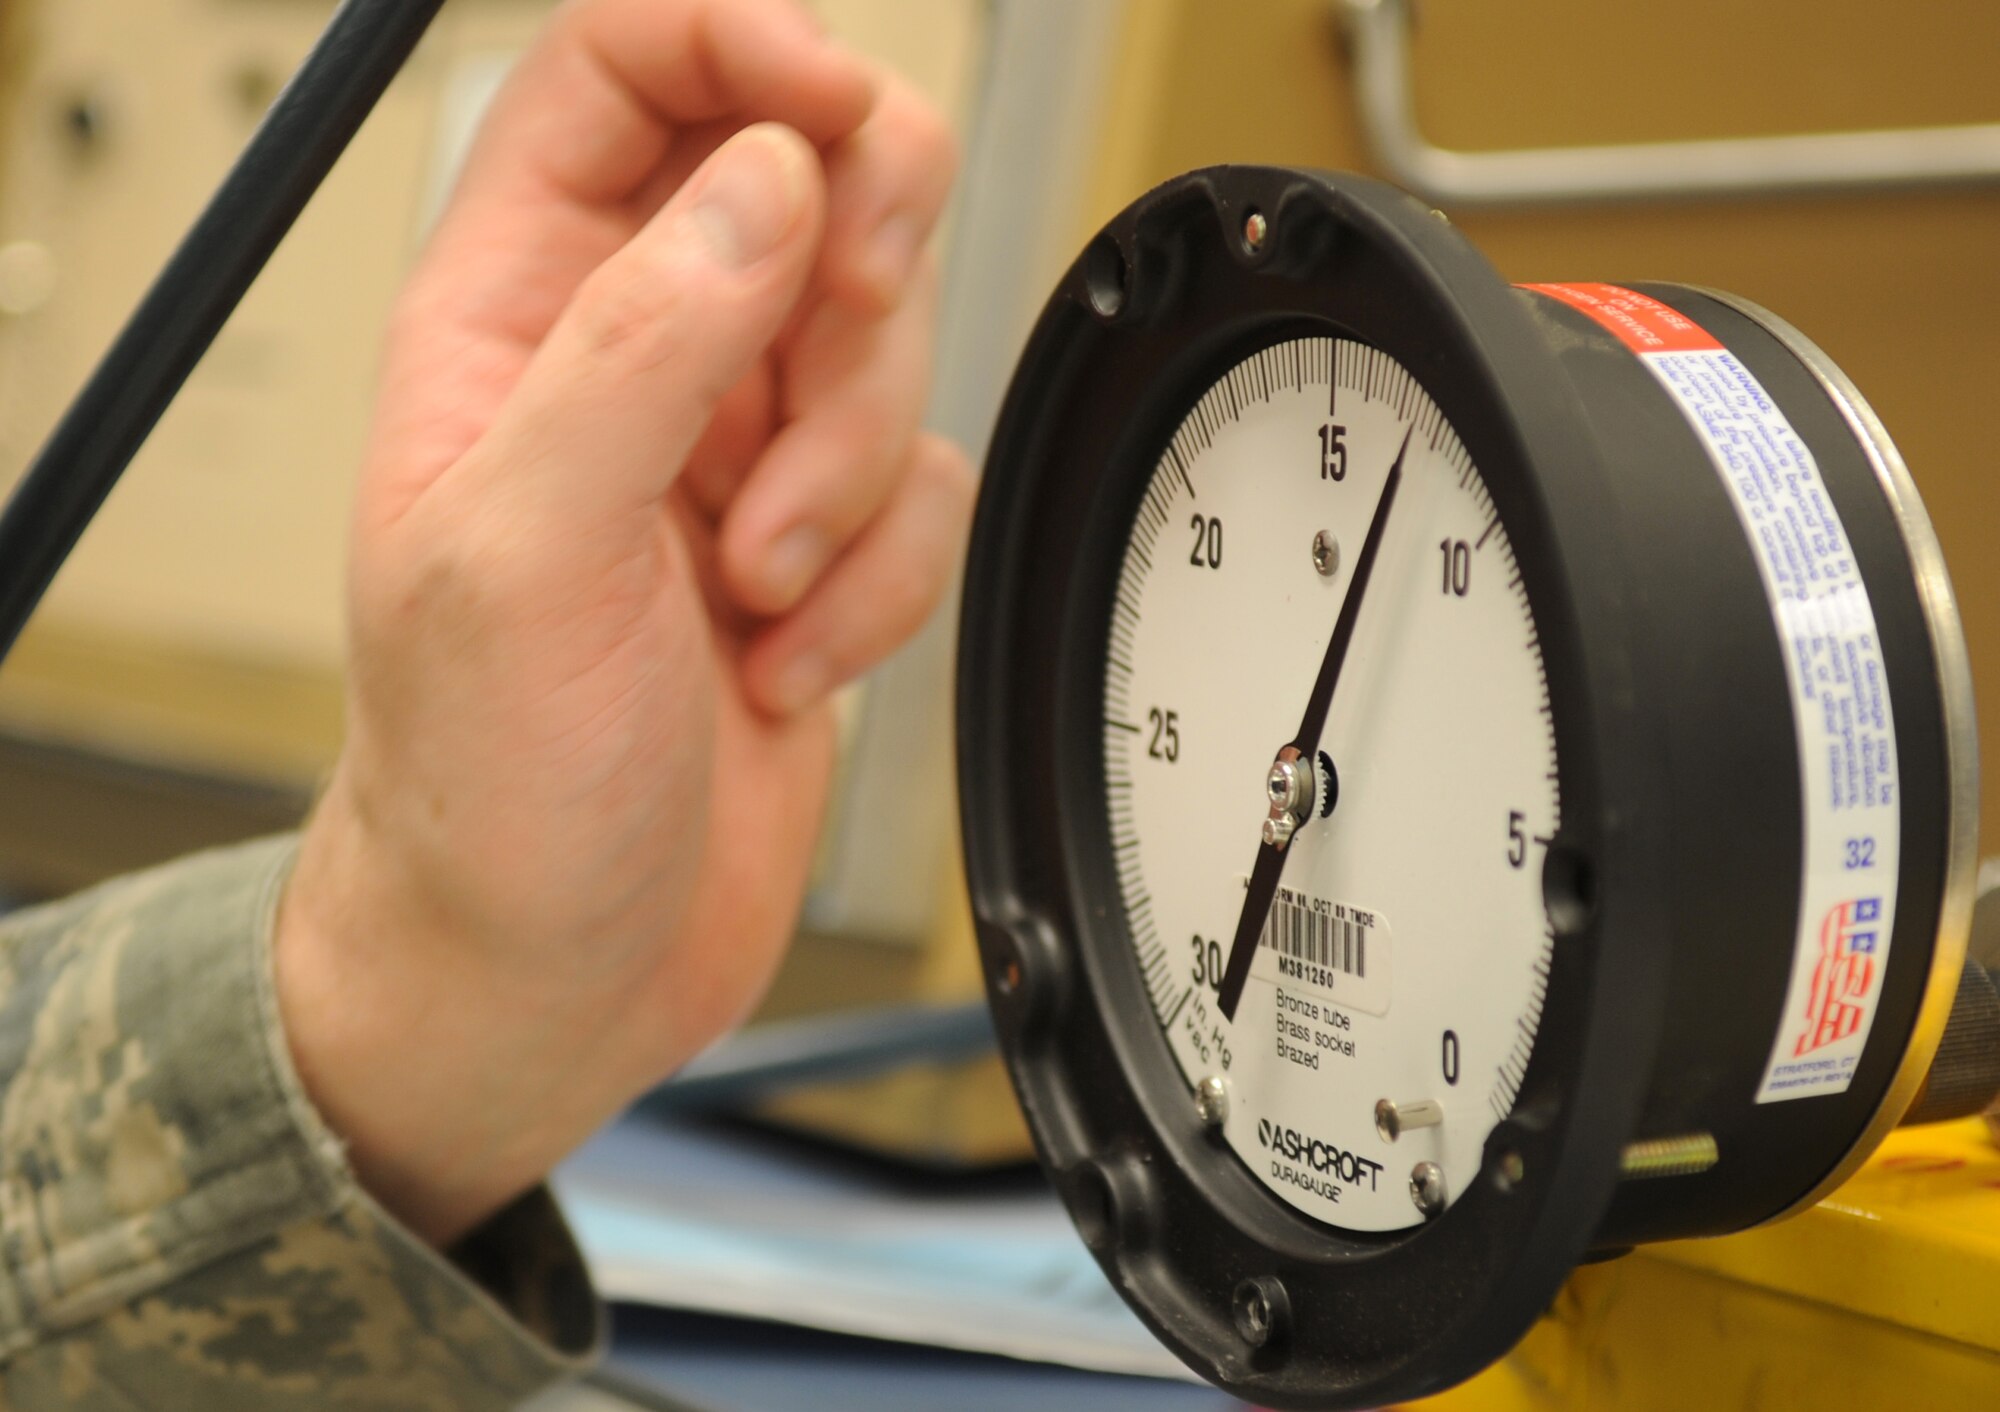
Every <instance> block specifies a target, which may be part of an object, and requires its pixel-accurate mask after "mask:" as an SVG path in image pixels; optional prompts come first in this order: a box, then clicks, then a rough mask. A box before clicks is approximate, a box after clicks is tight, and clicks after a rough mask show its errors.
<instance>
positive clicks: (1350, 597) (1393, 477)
mask: <svg viewBox="0 0 2000 1412" xmlns="http://www.w3.org/2000/svg"><path fill="white" fill-rule="evenodd" d="M1409 449H1410V433H1409V432H1407V431H1406V432H1404V433H1403V445H1402V447H1401V448H1400V449H1399V450H1398V451H1397V452H1396V459H1395V462H1394V463H1393V464H1392V465H1391V466H1390V467H1389V478H1388V480H1387V482H1386V483H1385V484H1384V485H1383V486H1382V499H1381V500H1380V501H1379V502H1377V504H1376V506H1375V518H1374V519H1373V520H1371V521H1370V522H1369V525H1368V538H1367V539H1366V540H1365V541H1364V542H1363V543H1362V545H1361V557H1360V558H1359V559H1356V560H1355V561H1354V578H1353V579H1352V580H1351V581H1350V582H1349V583H1348V585H1347V597H1346V599H1345V600H1344V601H1343V602H1342V603H1341V605H1340V617H1339V619H1338V620H1337V621H1335V623H1334V625H1333V636H1332V637H1331V638H1330V639H1328V641H1327V644H1326V658H1325V660H1324V661H1322V662H1321V663H1320V664H1319V678H1318V680H1316V681H1315V682H1314V683H1313V691H1312V699H1311V700H1309V701H1307V702H1306V714H1305V719H1304V720H1302V721H1300V722H1299V733H1298V735H1297V736H1295V737H1294V738H1293V740H1292V748H1293V749H1294V750H1296V751H1297V752H1298V757H1297V758H1299V759H1302V760H1307V761H1310V760H1311V759H1312V758H1313V756H1314V755H1315V754H1316V753H1317V752H1318V750H1319V737H1320V733H1321V732H1322V731H1323V730H1325V729H1326V713H1327V709H1328V708H1329V707H1331V706H1332V705H1333V689H1334V687H1335V686H1337V685H1338V684H1339V682H1340V668H1341V664H1342V663H1343V662H1345V661H1346V660H1347V645H1348V644H1349V643H1350V642H1352V641H1353V640H1354V624H1355V621H1356V620H1357V619H1358V618H1359V617H1360V616H1361V599H1362V596H1363V595H1364V594H1366V593H1367V591H1368V576H1369V575H1370V574H1372V573H1374V572H1375V555H1376V554H1377V552H1379V551H1380V550H1381V548H1382V531H1383V530H1384V529H1385V528H1387V526H1388V524H1389V507H1390V506H1391V505H1392V504H1394V503H1395V500H1396V488H1397V487H1398V486H1400V485H1401V484H1402V483H1403V456H1404V453H1406V452H1407V451H1408V450H1409ZM1286 852H1287V849H1286V847H1285V844H1284V843H1283V842H1280V843H1270V842H1266V843H1264V844H1262V845H1261V846H1259V848H1258V849H1257V866H1256V867H1255V868H1253V869H1252V870H1251V872H1250V891H1249V893H1248V895H1246V896H1245V897H1244V899H1243V915H1242V916H1241V917H1239V918H1237V920H1236V940H1235V942H1234V944H1232V945H1231V946H1230V948H1229V966H1228V968H1227V969H1226V970H1224V971H1223V973H1222V985H1221V987H1220V988H1219V989H1218V990H1217V992H1216V1004H1217V1006H1218V1007H1219V1008H1220V1009H1221V1011H1222V1013H1223V1016H1224V1017H1225V1018H1227V1019H1230V1020H1234V1019H1235V1018H1236V1006H1237V1002H1239V1001H1240V1000H1242V999H1243V986H1244V983H1245V982H1246V981H1248V980H1249V979H1250V963H1251V962H1253V961H1255V960H1256V959H1257V939H1258V938H1259V937H1260V936H1262V935H1263V934H1264V922H1265V920H1266V919H1267V918H1268V917H1269V916H1270V915H1271V901H1272V899H1273V898H1275V897H1276V896H1277V895H1278V876H1279V874H1281V873H1282V872H1284V870H1285V854H1286Z"/></svg>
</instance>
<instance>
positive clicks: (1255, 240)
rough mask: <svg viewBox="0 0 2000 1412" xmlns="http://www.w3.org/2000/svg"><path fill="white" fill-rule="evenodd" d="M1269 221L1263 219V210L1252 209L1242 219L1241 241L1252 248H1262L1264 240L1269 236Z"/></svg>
mask: <svg viewBox="0 0 2000 1412" xmlns="http://www.w3.org/2000/svg"><path fill="white" fill-rule="evenodd" d="M1270 235H1271V223H1270V222H1269V221H1267V220H1265V219H1264V215H1263V212H1261V211H1252V212H1251V213H1250V214H1249V215H1248V216H1246V217H1245V218H1244V221H1243V243H1244V244H1245V245H1247V246H1249V247H1250V248H1251V249H1252V250H1262V249H1263V248H1264V242H1265V241H1266V240H1268V239H1269V238H1270Z"/></svg>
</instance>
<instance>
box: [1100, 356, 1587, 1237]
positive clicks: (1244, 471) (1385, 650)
mask: <svg viewBox="0 0 2000 1412" xmlns="http://www.w3.org/2000/svg"><path fill="white" fill-rule="evenodd" d="M1399 452H1400V454H1401V456H1402V460H1401V476H1400V482H1399V485H1398V488H1397V490H1396V493H1395V495H1394V498H1393V502H1392V503H1391V505H1390V508H1389V510H1388V511H1387V512H1386V514H1385V516H1384V518H1383V520H1382V531H1381V536H1380V543H1379V549H1378V552H1377V555H1376V557H1375V560H1374V563H1373V566H1372V572H1370V573H1369V574H1368V576H1367V583H1366V585H1365V591H1364V594H1363V597H1362V598H1361V599H1360V600H1359V602H1358V604H1357V608H1356V612H1355V615H1354V628H1353V637H1352V639H1351V644H1350V645H1349V647H1348V650H1347V652H1346V655H1345V660H1344V664H1343V665H1342V667H1341V669H1340V672H1339V675H1338V680H1337V685H1336V688H1335V690H1334V692H1333V695H1332V699H1331V704H1330V707H1329V708H1328V713H1327V715H1326V718H1325V725H1324V729H1323V732H1322V733H1321V735H1320V739H1319V743H1318V748H1317V749H1316V750H1315V751H1314V752H1313V755H1314V757H1315V758H1313V759H1312V760H1311V761H1310V762H1309V763H1311V765H1312V767H1313V768H1312V779H1311V781H1310V788H1311V791H1312V793H1311V797H1310V799H1309V800H1307V801H1306V803H1305V805H1304V809H1305V810H1306V811H1309V812H1307V817H1306V818H1305V820H1304V822H1302V823H1300V824H1299V825H1298V826H1297V830H1296V833H1294V834H1293V835H1292V836H1291V837H1290V839H1289V842H1288V843H1287V845H1286V848H1285V855H1284V863H1283V871H1282V873H1281V875H1280V880H1279V888H1278V892H1277V895H1276V899H1275V900H1274V902H1273V903H1272V906H1271V909H1270V914H1269V918H1268V920H1267V921H1266V923H1265V925H1264V928H1263V932H1262V935H1261V937H1260V940H1259V944H1258V946H1257V949H1256V955H1255V960H1254V962H1253V964H1252V968H1251V971H1250V978H1249V980H1248V982H1247V984H1246V985H1245V987H1244V989H1243V992H1242V996H1241V1000H1240V1003H1239V1005H1238V1008H1237V1011H1236V1017H1235V1019H1234V1020H1233V1021H1231V1020H1229V1019H1226V1018H1225V1017H1224V1016H1223V1014H1222V1010H1221V1007H1220V1006H1219V1004H1218V990H1219V988H1220V987H1221V982H1222V974H1223V971H1224V968H1225V966H1226V964H1227V962H1228V959H1229V952H1230V950H1231V943H1232V940H1233V938H1234V936H1235V934H1236V931H1237V927H1238V921H1239V918H1240V916H1241V914H1242V912H1243V910H1244V902H1245V897H1246V895H1247V893H1248V885H1249V878H1250V875H1251V873H1252V871H1253V866H1254V864H1255V862H1256V860H1257V857H1258V853H1259V848H1260V839H1261V830H1262V826H1263V824H1264V822H1265V820H1266V817H1267V813H1268V812H1269V810H1270V805H1271V800H1270V796H1269V795H1268V794H1267V781H1268V778H1269V776H1270V774H1271V771H1272V768H1273V762H1274V760H1275V758H1276V757H1277V755H1278V752H1279V750H1280V749H1281V748H1282V747H1284V746H1286V745H1287V744H1290V743H1293V742H1294V739H1295V737H1296V736H1297V735H1298V733H1299V729H1300V717H1301V712H1302V711H1303V710H1304V708H1305V707H1306V704H1307V701H1308V698H1309V697H1310V696H1311V695H1312V693H1313V690H1314V686H1315V683H1316V681H1317V680H1318V678H1319V676H1320V673H1321V669H1322V665H1323V662H1324V661H1325V659H1326V657H1327V647H1328V643H1329V639H1330V638H1331V637H1332V635H1333V632H1334V626H1335V622H1336V620H1337V619H1338V618H1339V617H1340V615H1341V611H1342V606H1343V602H1344V600H1345V599H1346V597H1347V596H1348V594H1349V593H1350V592H1351V591H1352V589H1353V585H1354V582H1355V569H1356V566H1357V564H1358V563H1359V562H1360V561H1361V560H1362V559H1363V558H1364V557H1365V556H1364V554H1363V552H1362V551H1363V547H1364V544H1365V542H1366V540H1367V538H1368V535H1369V530H1370V527H1371V524H1372V523H1373V522H1374V520H1375V516H1376V511H1377V509H1378V507H1379V506H1381V505H1382V503H1383V492H1384V489H1385V487H1386V485H1387V483H1388V480H1389V473H1390V469H1391V467H1392V465H1395V464H1397V460H1398V456H1399ZM1103 700H1104V762H1105V784H1106V791H1107V796H1108V797H1107V805H1108V812H1109V819H1110V832H1111V838H1110V847H1111V850H1112V855H1113V858H1114V861H1115V864H1116V868H1117V879H1118V887H1119V890H1120V893H1121V895H1122V898H1123V901H1124V906H1125V913H1126V920H1127V923H1128V931H1129V935H1130V937H1131V942H1132V946H1133V948H1134V951H1135V953H1136V960H1137V963H1138V966H1139V969H1140V972H1141V974H1142V975H1143V977H1144V979H1145V984H1146V989H1147V992H1148V994H1149V996H1150V998H1151V1001H1152V1005H1153V1008H1154V1013H1155V1016H1156V1018H1157V1020H1158V1023H1159V1024H1160V1026H1161V1028H1162V1030H1163V1032H1164V1033H1165V1035H1166V1038H1167V1041H1168V1044H1169V1045H1170V1047H1171V1048H1172V1050H1173V1053H1174V1055H1175V1057H1176V1058H1177V1059H1178V1061H1179V1064H1180V1067H1181V1071H1182V1073H1183V1074H1184V1075H1185V1077H1186V1079H1187V1081H1188V1084H1189V1088H1190V1102H1191V1103H1196V1102H1199V1104H1200V1106H1202V1107H1203V1110H1204V1111H1205V1113H1206V1114H1208V1115H1209V1116H1210V1117H1211V1118H1212V1117H1213V1116H1214V1115H1215V1114H1217V1113H1218V1112H1220V1113H1222V1114H1223V1115H1224V1116H1223V1117H1222V1120H1221V1121H1222V1135H1223V1137H1224V1140H1225V1141H1226V1142H1227V1144H1228V1145H1229V1147H1230V1148H1232V1149H1233V1150H1234V1151H1235V1153H1236V1154H1237V1156H1238V1157H1240V1158H1241V1159H1242V1160H1243V1162H1244V1163H1245V1164H1247V1165H1248V1167H1249V1168H1250V1170H1251V1172H1252V1173H1254V1174H1255V1176H1256V1177H1257V1179H1258V1180H1259V1181H1261V1182H1262V1183H1263V1184H1264V1185H1265V1186H1266V1187H1268V1188H1269V1189H1270V1190H1271V1191H1272V1192H1273V1193H1274V1194H1275V1195H1277V1196H1278V1197H1280V1198H1281V1199H1283V1200H1284V1201H1286V1202H1289V1203H1290V1204H1291V1205H1293V1206H1295V1207H1297V1208H1298V1209H1299V1210H1301V1211H1303V1212H1305V1213H1306V1214H1308V1215H1310V1216H1312V1217H1314V1218H1316V1219H1318V1220H1321V1221H1325V1222H1327V1223H1329V1224H1331V1225H1334V1226H1338V1227H1341V1228H1343V1229H1346V1230H1352V1231H1394V1230H1401V1229H1405V1228H1407V1227H1411V1226H1415V1225H1419V1224H1421V1223H1422V1222H1423V1221H1425V1220H1426V1219H1430V1218H1433V1217H1435V1216H1436V1215H1437V1214H1438V1213H1440V1212H1441V1211H1443V1210H1444V1209H1446V1208H1447V1207H1448V1206H1449V1204H1450V1203H1451V1202H1452V1201H1454V1200H1456V1199H1457V1197H1458V1196H1459V1194H1460V1193H1461V1192H1463V1191H1464V1190H1465V1189H1466V1187H1467V1186H1468V1185H1469V1183H1470V1182H1471V1181H1472V1180H1473V1178H1474V1177H1475V1175H1476V1174H1477V1172H1478V1170H1479V1166H1480V1162H1481V1159H1482V1154H1483V1148H1484V1144H1485V1141H1486V1137H1487V1134H1488V1133H1489V1132H1490V1131H1491V1130H1492V1128H1493V1126H1494V1125H1495V1123H1497V1122H1498V1121H1499V1120H1500V1119H1502V1118H1504V1117H1505V1116H1506V1115H1507V1113H1508V1112H1509V1111H1510V1110H1511V1109H1512V1107H1513V1104H1514V1101H1515V1098H1516V1097H1517V1095H1518V1093H1519V1089H1520V1084H1521V1080H1522V1076H1523V1074H1524V1073H1525V1071H1526V1069H1527V1064H1528V1060H1529V1057H1530V1054H1531V1052H1532V1050H1533V1046H1534V1041H1535V1034H1536V1029H1537V1026H1538V1023H1539V1020H1540V1016H1541V1007H1542V1001H1543V998H1544V996H1545V994H1546V988H1547V980H1548V974H1549V965H1550V960H1551V957H1552V954H1553V953H1552V948H1553V945H1554V943H1553V941H1552V933H1551V930H1550V927H1549V924H1548V919H1547V915H1546V912H1545V909H1544V905H1543V902H1542V892H1541V875H1542V862H1543V853H1544V850H1545V849H1546V847H1547V844H1548V841H1549V840H1550V839H1551V838H1553V837H1554V835H1555V832H1556V828H1557V825H1558V823H1559V820H1560V809H1561V804H1560V796H1559V789H1558V784H1559V781H1558V776H1557V763H1556V750H1555V733H1554V727H1553V722H1552V720H1551V715H1550V707H1549V695H1548V681H1547V675H1546V672H1545V670H1544V666H1543V661H1542V655H1541V649H1540V646H1539V644H1538V640H1537V637H1536V633H1535V628H1534V623H1533V619H1532V615H1531V613H1530V611H1529V603H1528V598H1527V594H1526V589H1525V587H1524V585H1523V580H1522V575H1521V573H1520V571H1519V568H1518V566H1517V564H1516V562H1515V557H1514V551H1513V548H1512V546H1511V545H1510V544H1509V542H1508V538H1507V531H1506V528H1505V526H1504V525H1502V524H1501V523H1500V518H1499V514H1498V512H1497V510H1496V509H1495V507H1494V504H1493V500H1492V497H1491V496H1490V494H1489V493H1488V491H1487V488H1486V485H1485V483H1484V481H1483V480H1482V479H1481V477H1480V474H1479V470H1478V467H1477V466H1475V465H1474V464H1473V462H1472V459H1471V457H1470V456H1469V454H1468V453H1467V451H1466V449H1465V448H1464V446H1463V445H1462V444H1461V443H1460V441H1459V439H1458V437H1457V435H1456V433H1455V432H1454V431H1453V429H1452V427H1451V425H1450V424H1449V422H1447V421H1446V419H1445V417H1444V416H1443V413H1442V412H1441V410H1440V409H1439V407H1438V406H1437V404H1436V403H1435V402H1433V401H1432V400H1431V398H1430V396H1429V395H1428V394H1427V393H1426V392H1425V391H1424V389H1423V387H1422V386H1421V385H1420V384H1419V383H1418V382H1417V380H1416V379H1415V378H1414V377H1413V376H1412V374H1411V373H1410V372H1409V371H1408V370H1407V369H1406V368H1405V367H1404V366H1403V365H1402V364H1400V363H1399V362H1397V361H1396V360H1394V359H1393V358H1391V357H1389V356H1388V355H1386V354H1384V353H1382V352H1381V351H1379V350H1377V349H1374V348H1371V347H1368V346H1366V345H1363V344H1360V343H1356V342H1352V341H1349V340H1345V339H1337V338H1331V337H1324V338H1310V337H1309V338H1301V339H1296V340H1293V341H1291V342H1286V343H1280V344H1277V345H1274V346H1271V347H1268V348H1265V349H1263V350H1261V351H1259V352H1257V353H1255V354H1253V355H1252V356H1250V357H1248V358H1247V359H1245V360H1244V361H1242V362H1240V363H1238V364H1237V365H1236V366H1234V367H1233V368H1232V369H1231V370H1230V371H1229V372H1228V373H1227V374H1226V375H1225V376H1224V377H1223V378H1222V379H1221V380H1219V381H1218V382H1216V383H1215V384H1214V385H1213V386H1212V387H1211V388H1209V389H1208V390H1207V392H1206V393H1205V395H1203V397H1202V398H1201V399H1200V401H1199V402H1198V403H1197V404H1196V405H1195V406H1194V408H1193V410H1192V411H1191V412H1190V413H1189V414H1188V416H1187V417H1186V419H1185V420H1184V422H1183V423H1182V424H1181V426H1180V427H1179V428H1178V429H1177V430H1176V432H1175V434H1174V436H1173V438H1172V440H1171V442H1170V443H1169V445H1168V448H1167V450H1166V452H1165V454H1164V455H1163V456H1162V458H1161V460H1160V462H1159V464H1158V466H1157V467H1156V468H1155V470H1154V472H1153V475H1152V479H1151V481H1150V483H1149V484H1148V486H1147V488H1146V491H1145V494H1144V497H1143V499H1142V500H1141V501H1140V504H1139V508H1138V511H1137V513H1136V515H1135V518H1134V520H1133V523H1132V527H1131V531H1130V537H1129V539H1128V542H1127V545H1126V550H1125V558H1124V563H1123V569H1122V572H1121V575H1120V577H1119V580H1118V585H1117V591H1116V595H1115V598H1114V602H1113V607H1112V621H1111V625H1110V640H1109V650H1108V652H1107V655H1106V667H1105V676H1104V698H1103ZM1384 1104H1388V1105H1393V1109H1394V1111H1393V1113H1391V1112H1390V1111H1389V1110H1388V1109H1387V1108H1384V1107H1383V1106H1382V1105H1384ZM1391 1134H1394V1135H1393V1136H1391Z"/></svg>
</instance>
